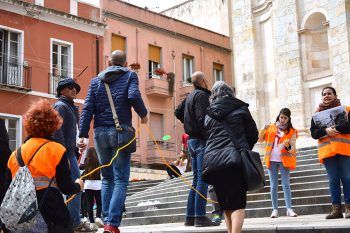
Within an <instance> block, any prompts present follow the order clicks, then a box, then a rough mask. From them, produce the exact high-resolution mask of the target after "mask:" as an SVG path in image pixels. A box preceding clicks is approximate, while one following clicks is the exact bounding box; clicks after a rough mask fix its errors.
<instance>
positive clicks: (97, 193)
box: [85, 189, 102, 223]
mask: <svg viewBox="0 0 350 233" xmlns="http://www.w3.org/2000/svg"><path fill="white" fill-rule="evenodd" d="M85 194H86V199H87V205H88V214H89V220H90V222H91V223H94V222H95V218H94V201H96V206H97V210H96V218H101V210H102V204H101V190H92V189H85Z"/></svg>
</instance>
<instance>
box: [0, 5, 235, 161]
mask: <svg viewBox="0 0 350 233" xmlns="http://www.w3.org/2000/svg"><path fill="white" fill-rule="evenodd" d="M0 43H1V44H0V49H1V50H0V117H1V118H5V120H6V125H7V128H8V131H9V134H10V140H11V149H12V150H14V149H15V148H16V147H18V146H19V145H20V144H21V142H22V141H23V140H24V139H25V138H26V136H27V135H25V132H24V130H23V127H22V115H23V113H24V112H25V111H26V110H27V109H28V108H29V106H30V104H31V103H35V102H36V101H38V100H39V99H42V98H44V99H48V100H49V101H50V102H51V103H54V102H55V101H57V99H56V97H55V94H56V93H55V89H56V87H57V83H58V81H59V80H60V79H63V78H74V79H76V81H77V82H78V83H79V84H80V86H81V92H80V93H79V94H78V98H77V99H76V101H75V102H76V104H77V105H78V106H79V107H80V110H81V107H82V104H83V103H84V98H85V97H86V94H87V90H88V87H89V83H90V80H91V79H92V78H94V77H96V74H97V73H99V72H100V71H101V70H103V69H105V68H106V67H107V66H108V62H109V58H110V53H111V52H112V51H113V50H116V49H121V50H124V51H125V52H126V54H127V61H128V64H129V67H130V68H131V69H133V70H134V71H135V72H137V73H138V76H139V83H140V91H141V94H142V97H143V99H144V101H145V104H146V106H147V108H148V109H149V112H150V113H149V115H148V118H149V123H148V127H144V126H143V127H141V128H139V127H140V126H141V124H140V122H139V118H138V117H137V115H136V114H135V113H133V116H134V117H133V125H134V126H135V127H136V128H137V129H140V131H138V134H137V137H138V140H137V141H138V143H137V145H138V149H137V152H136V153H135V154H134V155H133V156H132V160H133V162H134V163H135V164H137V165H140V164H142V165H149V166H153V167H157V166H158V167H160V166H164V160H163V158H162V156H163V157H164V159H165V160H166V161H168V162H170V161H173V160H175V158H176V155H177V153H178V151H179V149H180V148H181V143H180V141H181V135H182V133H183V125H182V124H181V122H179V121H177V120H176V119H175V117H174V109H175V107H176V106H177V105H178V104H180V102H181V101H182V100H183V99H184V98H185V97H186V95H187V94H188V93H189V92H191V91H192V90H193V87H192V85H191V84H190V83H189V82H188V81H189V80H188V78H190V76H191V74H192V73H193V72H195V71H197V70H201V71H203V72H204V73H205V74H206V78H207V79H208V81H209V83H210V85H212V84H213V83H214V82H215V81H218V80H224V81H226V82H228V83H229V84H230V85H232V71H231V70H232V69H231V56H232V55H231V53H232V51H231V49H230V40H229V37H227V36H224V35H221V34H217V33H214V32H211V31H208V30H206V29H202V28H199V27H197V26H193V25H190V24H188V23H184V22H181V21H179V20H176V19H173V18H170V17H167V16H163V15H160V14H157V13H154V12H151V11H148V10H145V9H143V8H138V7H135V6H133V5H130V4H127V3H124V2H121V1H114V0H113V1H112V0H103V1H100V4H99V6H92V5H89V4H86V3H83V2H80V1H76V0H62V1H48V0H35V1H34V0H32V1H29V0H28V1H15V0H0ZM169 72H170V73H172V75H168V76H166V75H165V73H169ZM148 129H150V131H149V130H148ZM150 132H151V133H150ZM151 134H152V135H151ZM165 135H169V136H170V139H169V140H167V141H164V140H163V136H165ZM92 137H93V130H92V129H91V130H90V142H93V140H92V139H93V138H92ZM154 140H155V141H157V143H158V144H159V147H160V153H159V150H156V145H155V143H154Z"/></svg>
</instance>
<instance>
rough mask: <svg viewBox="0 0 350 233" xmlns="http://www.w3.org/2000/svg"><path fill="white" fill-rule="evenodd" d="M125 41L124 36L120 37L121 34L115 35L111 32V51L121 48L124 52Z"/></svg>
mask: <svg viewBox="0 0 350 233" xmlns="http://www.w3.org/2000/svg"><path fill="white" fill-rule="evenodd" d="M125 42H126V38H125V37H122V36H117V35H115V34H112V47H111V48H112V51H111V52H113V51H115V50H122V51H124V52H126V46H125V44H126V43H125Z"/></svg>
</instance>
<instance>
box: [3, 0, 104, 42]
mask: <svg viewBox="0 0 350 233" xmlns="http://www.w3.org/2000/svg"><path fill="white" fill-rule="evenodd" d="M0 9H1V10H5V11H8V12H12V13H15V14H19V15H24V16H28V17H32V18H37V19H40V20H42V21H45V22H49V23H54V24H57V25H61V26H64V27H68V28H72V29H76V30H79V31H83V32H87V33H91V34H95V35H98V36H103V35H104V32H105V28H106V25H105V24H103V23H100V22H96V21H92V20H89V19H85V18H82V17H79V16H75V15H71V14H68V13H65V12H61V11H57V10H54V9H49V8H45V7H43V6H39V5H35V4H32V3H28V2H24V1H20V0H0Z"/></svg>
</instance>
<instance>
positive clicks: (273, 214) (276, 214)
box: [270, 210, 278, 218]
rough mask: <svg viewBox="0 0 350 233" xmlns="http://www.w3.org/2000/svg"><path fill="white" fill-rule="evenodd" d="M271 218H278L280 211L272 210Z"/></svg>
mask: <svg viewBox="0 0 350 233" xmlns="http://www.w3.org/2000/svg"><path fill="white" fill-rule="evenodd" d="M270 217H271V218H278V210H272V213H271V216H270Z"/></svg>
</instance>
